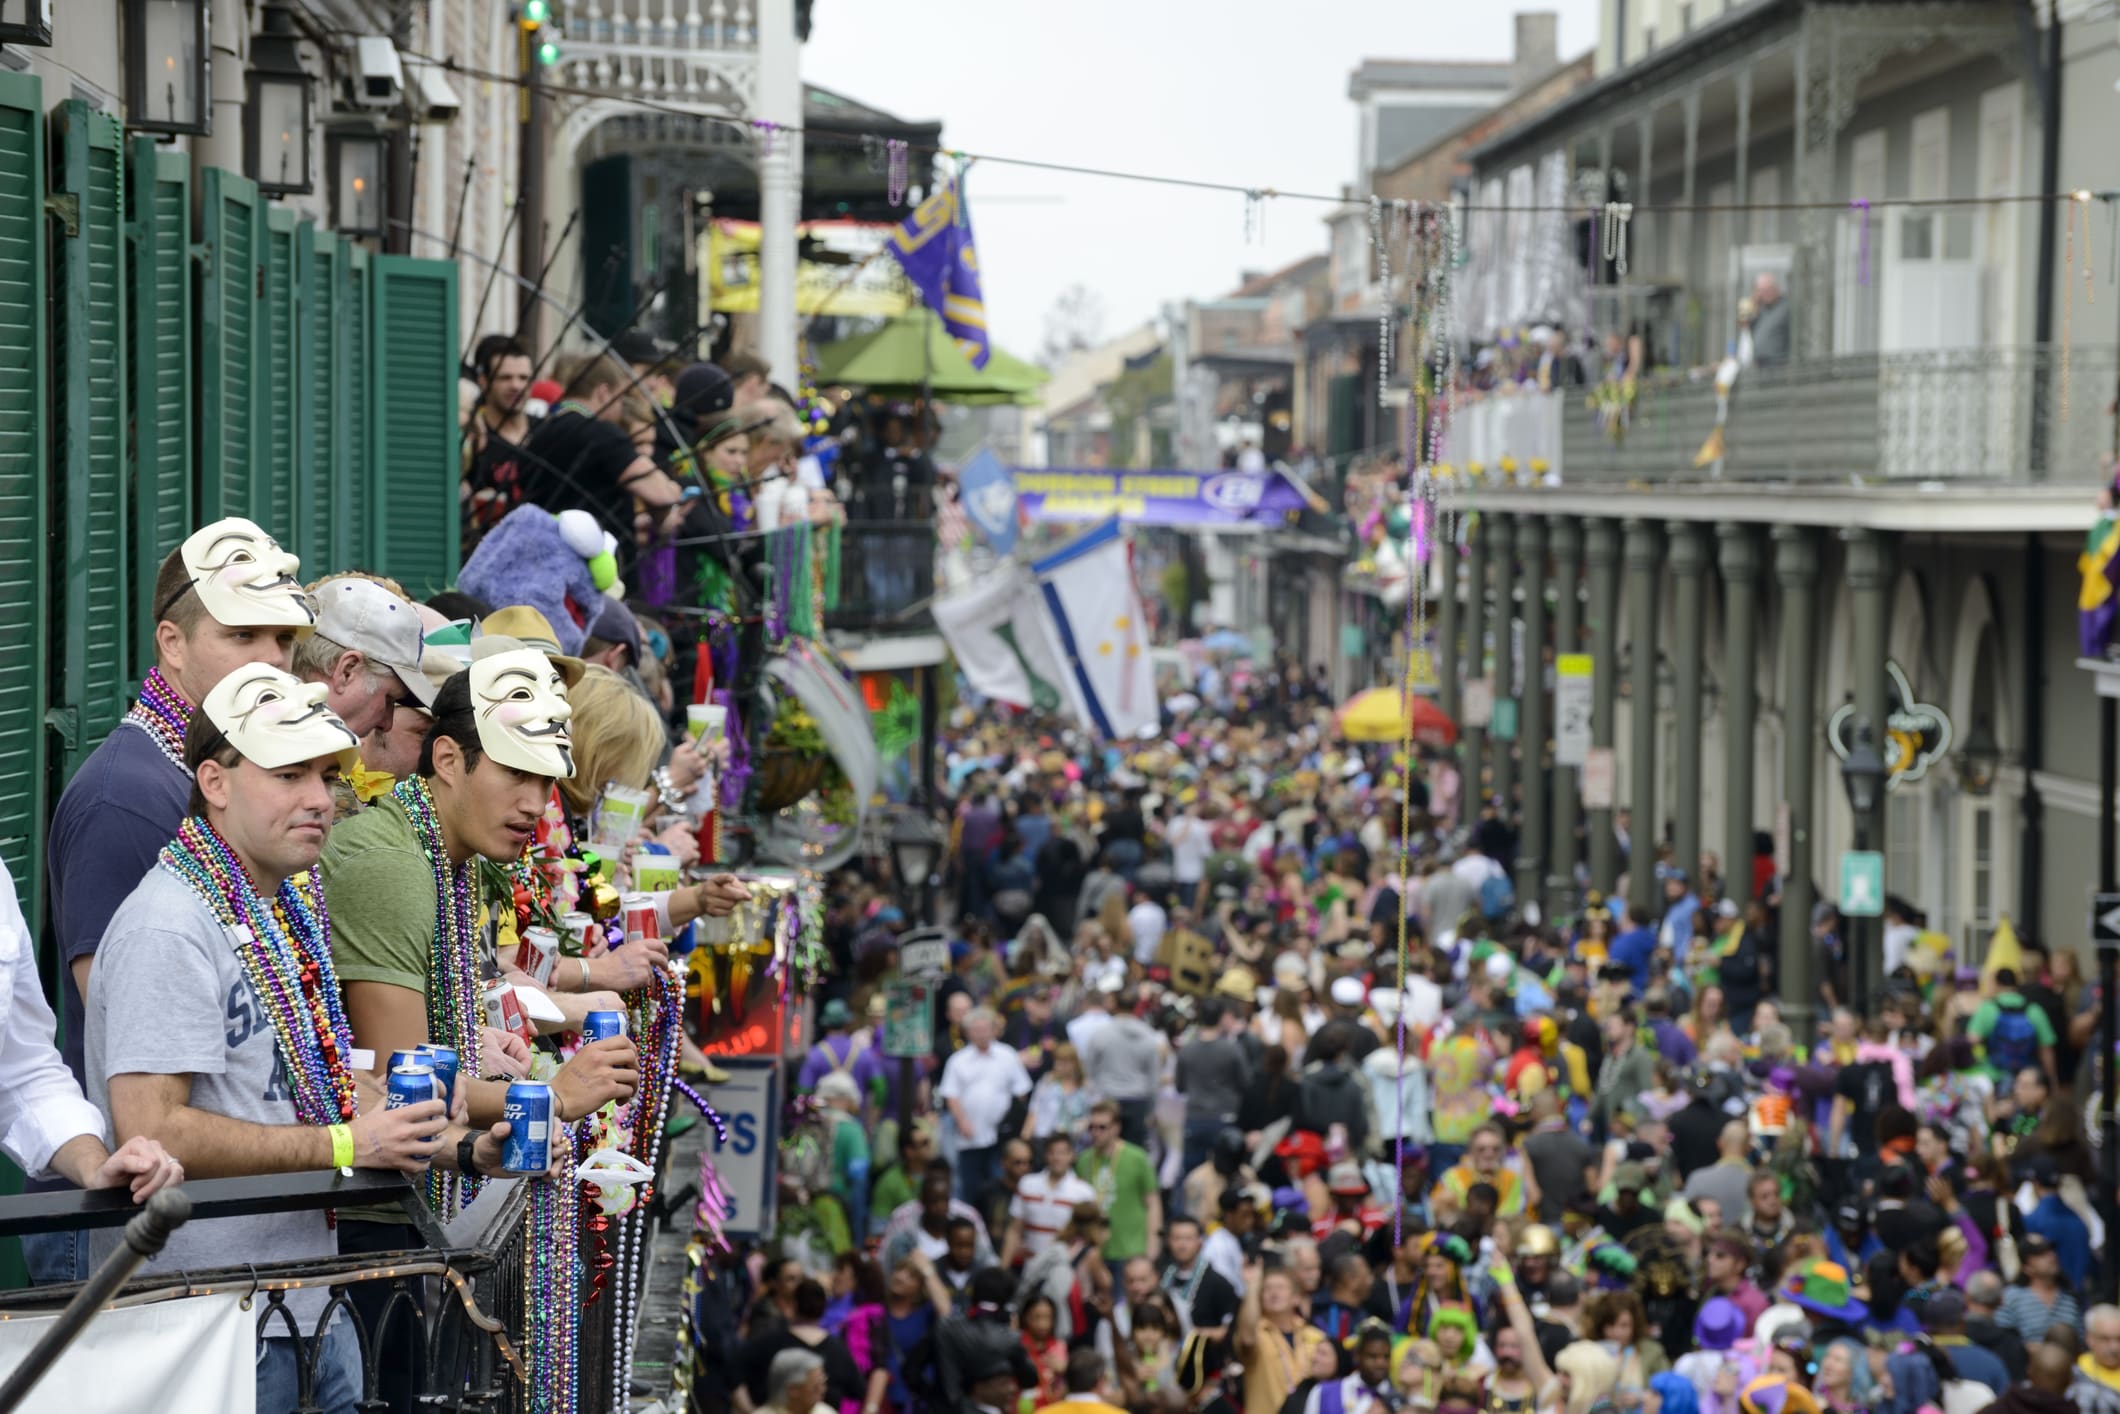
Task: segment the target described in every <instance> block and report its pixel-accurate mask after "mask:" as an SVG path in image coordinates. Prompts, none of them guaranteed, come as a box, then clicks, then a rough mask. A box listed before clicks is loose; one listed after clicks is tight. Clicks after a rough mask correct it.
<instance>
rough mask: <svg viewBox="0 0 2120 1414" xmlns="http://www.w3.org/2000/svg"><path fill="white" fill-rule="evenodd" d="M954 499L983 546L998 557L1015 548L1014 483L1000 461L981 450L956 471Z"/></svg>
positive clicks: (983, 449)
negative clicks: (969, 520) (955, 495)
mask: <svg viewBox="0 0 2120 1414" xmlns="http://www.w3.org/2000/svg"><path fill="white" fill-rule="evenodd" d="M957 496H958V499H959V500H961V501H963V502H964V513H965V515H967V516H969V517H970V518H971V522H972V524H973V525H975V526H977V527H978V528H979V533H980V534H981V535H983V536H985V537H986V543H987V544H989V545H991V546H993V547H994V550H995V552H996V553H998V554H1003V555H1006V554H1007V553H1008V552H1009V551H1011V550H1013V549H1015V548H1016V482H1015V478H1014V477H1012V476H1010V475H1009V470H1008V468H1007V467H1005V466H1003V465H1002V464H1001V458H999V457H997V456H995V455H994V454H993V453H992V452H990V451H988V450H987V449H986V448H984V447H981V448H980V449H979V450H978V451H977V452H974V453H973V454H972V458H971V460H970V461H967V462H966V463H965V464H964V465H963V466H961V467H959V468H957Z"/></svg>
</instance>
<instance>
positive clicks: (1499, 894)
mask: <svg viewBox="0 0 2120 1414" xmlns="http://www.w3.org/2000/svg"><path fill="white" fill-rule="evenodd" d="M1514 907H1516V885H1514V884H1512V883H1510V882H1509V876H1508V875H1507V874H1490V875H1488V876H1487V877H1486V878H1485V879H1483V880H1481V881H1480V916H1481V917H1482V918H1486V919H1489V920H1492V919H1496V918H1500V917H1501V916H1502V915H1503V914H1505V913H1507V912H1508V911H1509V910H1510V909H1512V908H1514Z"/></svg>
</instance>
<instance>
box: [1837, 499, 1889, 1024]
mask: <svg viewBox="0 0 2120 1414" xmlns="http://www.w3.org/2000/svg"><path fill="white" fill-rule="evenodd" d="M1840 539H1841V543H1842V544H1844V545H1845V546H1847V556H1848V560H1847V568H1846V571H1845V572H1846V574H1847V577H1848V589H1849V591H1850V594H1851V597H1852V598H1853V599H1854V608H1855V621H1854V634H1853V635H1852V656H1853V658H1854V669H1855V671H1854V683H1855V719H1856V721H1857V722H1863V721H1867V722H1868V723H1869V724H1870V733H1871V736H1870V739H1871V741H1872V742H1874V743H1875V744H1876V747H1877V754H1878V755H1880V756H1882V757H1883V758H1884V759H1885V761H1886V762H1887V764H1889V763H1890V761H1891V759H1892V753H1891V751H1890V749H1889V743H1888V742H1887V740H1886V735H1885V734H1886V732H1887V730H1888V723H1887V721H1886V713H1887V711H1888V708H1887V707H1886V702H1887V700H1888V699H1887V696H1886V694H1887V691H1888V679H1887V678H1886V676H1885V670H1884V663H1885V653H1886V651H1887V648H1886V644H1887V639H1886V633H1887V632H1888V624H1889V621H1890V616H1891V612H1892V541H1891V537H1890V536H1889V535H1886V534H1884V533H1882V532H1880V531H1875V530H1865V529H1853V530H1843V531H1842V532H1840ZM1853 740H1854V733H1853V731H1852V729H1851V730H1850V732H1849V742H1850V744H1853ZM1884 847H1885V792H1884V791H1883V790H1879V791H1878V792H1877V808H1876V809H1874V810H1872V811H1870V812H1869V814H1868V815H1867V816H1859V817H1857V818H1856V820H1855V848H1857V849H1874V850H1882V849H1883V848H1884ZM1883 941H1884V934H1883V931H1882V927H1881V925H1880V922H1879V920H1877V919H1875V918H1862V919H1857V920H1854V926H1852V927H1850V928H1849V930H1848V957H1849V960H1850V961H1851V962H1852V964H1853V966H1852V968H1851V969H1850V975H1849V978H1848V990H1849V991H1850V992H1851V993H1853V996H1854V1000H1855V1002H1856V1003H1857V1004H1859V1005H1862V1006H1868V1004H1869V1002H1870V996H1871V993H1872V992H1873V991H1874V990H1875V988H1876V985H1877V984H1878V983H1879V982H1881V981H1883V980H1884V965H1883V964H1884V948H1883Z"/></svg>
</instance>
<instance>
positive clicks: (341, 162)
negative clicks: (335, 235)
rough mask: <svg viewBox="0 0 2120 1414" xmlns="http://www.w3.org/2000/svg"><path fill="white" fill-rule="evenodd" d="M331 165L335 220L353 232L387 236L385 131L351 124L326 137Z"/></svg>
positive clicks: (335, 224)
mask: <svg viewBox="0 0 2120 1414" xmlns="http://www.w3.org/2000/svg"><path fill="white" fill-rule="evenodd" d="M325 148H326V151H327V155H328V161H329V162H330V166H331V224H332V225H333V226H334V227H336V228H337V229H338V230H340V231H342V232H344V233H345V234H346V235H349V236H356V237H369V238H372V239H375V240H381V239H382V238H383V135H382V134H381V133H379V132H375V131H372V130H369V129H362V128H350V129H342V130H339V131H335V132H332V133H330V135H329V136H328V138H327V139H326V141H325Z"/></svg>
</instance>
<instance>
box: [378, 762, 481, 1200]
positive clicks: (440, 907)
mask: <svg viewBox="0 0 2120 1414" xmlns="http://www.w3.org/2000/svg"><path fill="white" fill-rule="evenodd" d="M391 795H392V797H393V798H395V799H396V801H397V803H398V804H399V805H400V806H401V807H402V808H403V809H404V811H405V816H406V818H407V819H408V820H410V821H411V822H412V831H413V834H414V835H415V836H417V837H418V839H419V842H420V852H421V853H423V854H425V855H426V856H427V865H428V867H429V868H430V869H432V870H433V871H434V898H435V912H434V936H433V940H432V942H431V944H430V947H429V952H428V956H427V1036H428V1039H429V1040H431V1041H433V1042H434V1043H435V1044H437V1045H443V1046H453V1047H455V1049H456V1053H457V1055H458V1056H459V1057H460V1058H461V1060H462V1062H463V1064H464V1066H465V1067H466V1068H465V1070H464V1072H463V1073H464V1074H465V1075H466V1076H469V1077H471V1078H474V1079H475V1078H477V1070H478V1060H479V1027H480V1025H481V1023H482V1022H483V1020H484V1015H485V1013H484V1000H483V998H482V997H481V995H480V992H479V985H478V947H477V937H476V932H475V928H474V925H475V923H476V920H477V912H476V909H475V906H474V904H473V902H472V889H471V881H472V876H473V874H474V873H476V872H477V871H476V869H475V868H474V867H473V866H472V865H471V864H468V863H467V864H466V865H465V866H464V867H462V868H458V867H457V866H456V864H455V863H454V862H453V861H452V860H451V859H450V858H449V850H448V847H447V846H446V844H445V843H444V842H443V840H442V822H441V819H440V817H439V816H437V815H436V814H435V810H434V793H433V792H432V791H431V790H429V789H428V788H427V781H426V778H425V777H423V776H420V775H416V774H415V775H411V776H407V777H406V778H405V779H404V780H402V781H400V782H398V784H397V788H396V789H395V790H393V791H392V792H391ZM478 1189H479V1180H478V1176H477V1175H475V1174H459V1173H451V1172H448V1171H445V1170H441V1169H435V1170H432V1171H430V1172H429V1173H428V1175H427V1201H428V1202H429V1203H430V1204H431V1205H433V1208H434V1211H435V1212H436V1214H437V1215H439V1216H440V1217H441V1219H442V1221H444V1222H447V1221H448V1220H449V1219H451V1218H453V1217H455V1216H456V1215H457V1214H458V1213H459V1212H461V1211H462V1210H463V1208H464V1205H465V1204H467V1203H469V1202H470V1201H471V1199H472V1198H473V1197H474V1196H475V1195H476V1194H477V1193H478Z"/></svg>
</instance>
